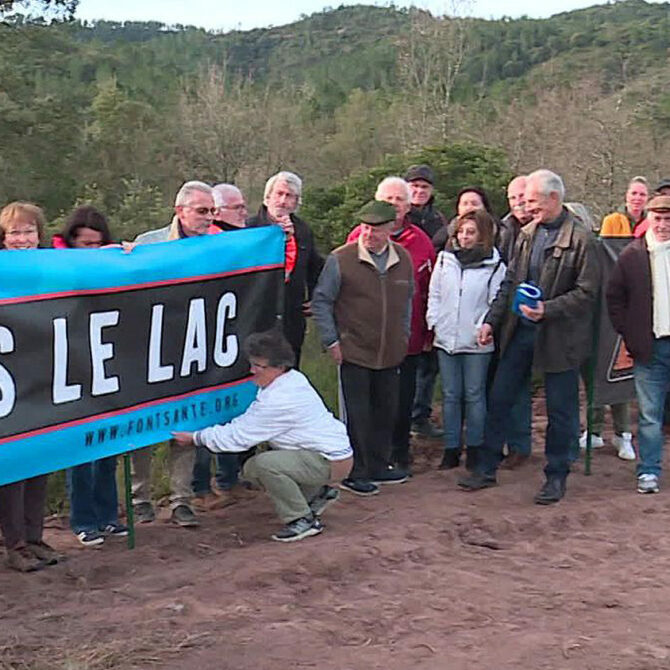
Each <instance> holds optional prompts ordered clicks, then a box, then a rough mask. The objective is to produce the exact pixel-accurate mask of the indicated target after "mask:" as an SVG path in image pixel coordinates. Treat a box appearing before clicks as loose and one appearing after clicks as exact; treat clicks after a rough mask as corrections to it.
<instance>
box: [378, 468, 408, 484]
mask: <svg viewBox="0 0 670 670" xmlns="http://www.w3.org/2000/svg"><path fill="white" fill-rule="evenodd" d="M408 479H409V477H408V476H407V473H406V472H405V471H404V470H398V468H394V467H393V466H391V465H389V466H388V468H386V470H382V471H381V472H380V473H379V474H378V475H377V476H376V477H373V478H372V483H373V484H402V483H403V482H406V481H407V480H408Z"/></svg>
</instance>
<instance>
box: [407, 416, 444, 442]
mask: <svg viewBox="0 0 670 670" xmlns="http://www.w3.org/2000/svg"><path fill="white" fill-rule="evenodd" d="M411 433H412V435H417V436H418V437H426V438H428V439H431V440H434V439H437V438H439V437H442V436H443V435H444V431H443V430H442V429H441V428H438V427H437V426H436V425H435V424H434V423H433V422H432V421H431V420H430V419H416V420H415V421H413V422H412V429H411Z"/></svg>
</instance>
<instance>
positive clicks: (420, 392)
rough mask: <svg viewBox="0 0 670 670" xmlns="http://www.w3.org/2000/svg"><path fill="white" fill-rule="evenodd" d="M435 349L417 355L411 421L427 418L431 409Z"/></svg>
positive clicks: (434, 374) (435, 358)
mask: <svg viewBox="0 0 670 670" xmlns="http://www.w3.org/2000/svg"><path fill="white" fill-rule="evenodd" d="M437 372H438V363H437V351H436V350H435V349H431V351H424V352H422V353H420V354H419V355H418V360H417V364H416V390H415V393H414V404H413V407H412V421H417V420H419V419H428V418H429V417H430V415H431V412H432V410H433V391H434V390H435V379H436V378H437Z"/></svg>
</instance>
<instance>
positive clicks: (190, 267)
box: [0, 226, 284, 300]
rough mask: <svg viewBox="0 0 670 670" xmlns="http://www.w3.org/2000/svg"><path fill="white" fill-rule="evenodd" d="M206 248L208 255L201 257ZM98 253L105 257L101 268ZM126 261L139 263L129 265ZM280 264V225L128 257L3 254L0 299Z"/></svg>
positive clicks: (73, 252) (80, 252)
mask: <svg viewBox="0 0 670 670" xmlns="http://www.w3.org/2000/svg"><path fill="white" fill-rule="evenodd" d="M207 247H209V248H211V250H212V252H213V253H208V254H206V255H203V249H206V248H207ZM100 254H105V257H104V262H103V263H101V261H100V258H101V257H100ZM130 256H132V257H133V258H134V259H139V258H141V259H142V262H141V263H137V262H129V257H130ZM196 261H197V262H196ZM283 262H284V234H283V233H282V231H281V228H280V227H279V226H264V227H261V228H248V229H245V230H239V231H233V232H225V233H219V234H215V235H203V236H202V237H191V238H188V239H184V240H174V241H171V242H162V243H160V244H145V245H138V246H137V247H135V249H134V250H133V251H132V252H131V253H130V254H127V253H125V252H124V251H122V250H121V249H35V250H29V251H14V252H6V251H5V252H3V253H2V263H0V300H6V299H9V298H17V297H24V296H32V295H36V296H37V295H39V296H44V295H48V294H53V293H58V292H62V291H86V290H93V289H105V288H113V287H117V286H119V287H123V286H135V285H141V284H147V283H151V282H157V281H160V282H169V281H171V280H172V281H174V280H180V279H187V278H189V277H194V276H195V277H201V276H208V275H212V274H217V273H220V272H239V271H242V270H245V269H251V268H254V267H263V266H267V265H275V264H277V263H283Z"/></svg>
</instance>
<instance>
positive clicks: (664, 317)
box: [644, 228, 670, 337]
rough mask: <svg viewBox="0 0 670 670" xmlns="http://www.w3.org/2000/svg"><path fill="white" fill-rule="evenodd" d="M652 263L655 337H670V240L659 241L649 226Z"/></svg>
mask: <svg viewBox="0 0 670 670" xmlns="http://www.w3.org/2000/svg"><path fill="white" fill-rule="evenodd" d="M644 239H645V241H646V243H647V249H648V250H649V264H650V265H651V288H652V293H653V301H654V308H653V322H652V326H653V329H654V336H655V337H670V240H669V241H668V242H658V241H657V240H656V238H655V237H654V233H653V231H652V230H651V228H649V229H648V230H647V232H646V233H645V235H644Z"/></svg>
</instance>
